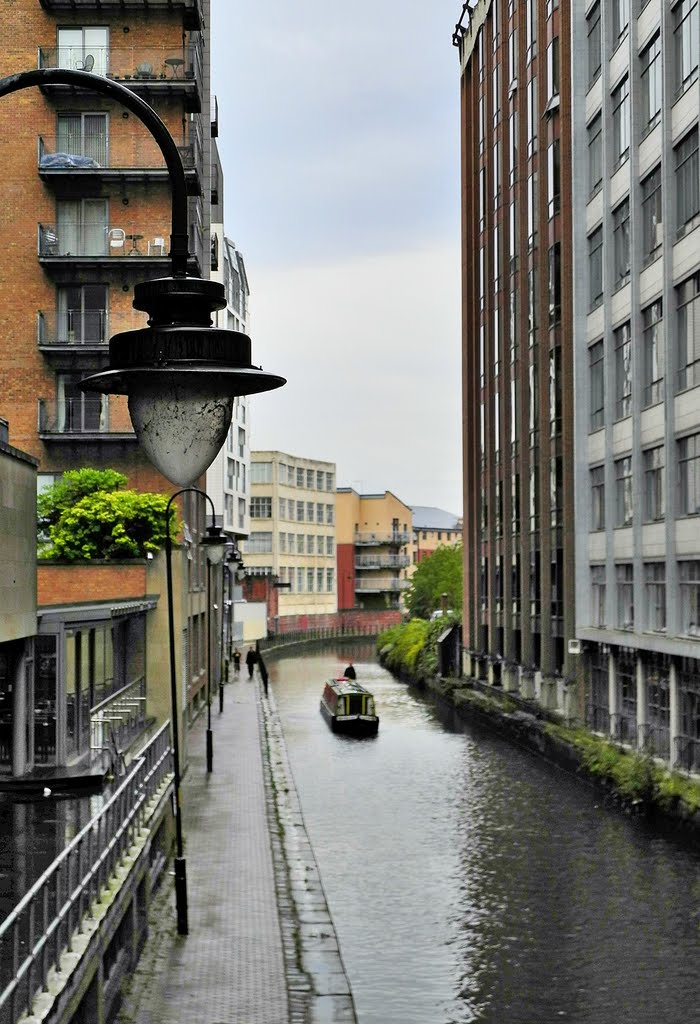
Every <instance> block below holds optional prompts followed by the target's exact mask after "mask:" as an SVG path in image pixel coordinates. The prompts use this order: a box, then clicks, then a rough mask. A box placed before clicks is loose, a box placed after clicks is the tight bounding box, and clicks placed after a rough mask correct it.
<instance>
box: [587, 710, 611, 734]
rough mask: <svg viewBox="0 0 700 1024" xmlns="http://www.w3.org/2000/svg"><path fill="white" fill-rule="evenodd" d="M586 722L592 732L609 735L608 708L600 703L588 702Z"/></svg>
mask: <svg viewBox="0 0 700 1024" xmlns="http://www.w3.org/2000/svg"><path fill="white" fill-rule="evenodd" d="M586 724H587V726H588V728H589V729H591V730H592V731H593V732H601V733H603V735H604V736H609V735H610V731H611V730H610V709H609V708H608V707H606V706H604V705H602V704H589V705H588V711H587V714H586Z"/></svg>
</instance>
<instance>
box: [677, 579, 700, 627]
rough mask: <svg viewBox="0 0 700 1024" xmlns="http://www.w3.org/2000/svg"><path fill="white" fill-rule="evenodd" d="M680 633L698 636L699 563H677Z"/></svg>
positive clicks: (699, 603)
mask: <svg viewBox="0 0 700 1024" xmlns="http://www.w3.org/2000/svg"><path fill="white" fill-rule="evenodd" d="M678 581H679V583H680V590H681V632H682V633H689V634H690V636H700V562H679V563H678Z"/></svg>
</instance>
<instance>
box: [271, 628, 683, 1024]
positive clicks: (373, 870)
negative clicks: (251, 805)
mask: <svg viewBox="0 0 700 1024" xmlns="http://www.w3.org/2000/svg"><path fill="white" fill-rule="evenodd" d="M348 656H352V657H354V660H355V666H356V669H357V676H358V681H360V682H362V683H363V684H365V685H366V686H367V687H368V688H369V689H371V690H372V691H373V692H374V694H375V696H376V699H377V704H378V710H379V714H380V718H381V721H380V726H379V735H378V736H377V737H376V738H375V739H365V740H351V739H348V738H344V737H341V736H336V735H334V734H333V733H332V732H331V731H330V729H329V728H328V725H327V724H326V722H325V720H324V719H323V718H322V716H321V714H320V713H319V697H320V694H321V689H322V684H323V681H324V679H325V678H327V677H330V676H332V675H337V674H339V673H340V672H341V671H342V669H343V668H344V666H345V665H346V664H347V659H348ZM269 671H270V679H271V683H272V686H273V687H274V693H275V699H276V702H277V706H278V709H279V712H280V717H281V721H282V726H283V729H284V735H285V740H286V743H287V748H288V753H289V760H290V763H291V767H292V772H293V774H294V779H295V782H296V786H297V790H298V793H299V799H300V802H301V806H302V809H303V815H304V819H305V823H306V828H307V832H308V834H309V838H310V840H311V843H312V846H313V849H314V852H315V855H316V859H317V862H318V866H319V870H320V873H321V878H322V881H323V886H324V889H325V893H326V897H327V900H328V904H329V907H330V910H331V915H332V917H333V921H334V924H335V927H336V931H337V934H338V939H339V942H340V945H341V951H342V955H343V960H344V963H345V966H346V970H347V973H348V976H349V978H350V984H351V986H352V990H353V994H354V997H355V1003H356V1006H357V1011H358V1018H359V1021H360V1024H467V1022H479V1024H552V1022H555V1021H560V1020H561V1021H567V1020H568V1021H571V1022H575V1024H611V1022H615V1024H678V1022H680V1021H686V1020H697V1019H699V1018H698V1014H699V1013H700V1011H699V1010H698V1007H700V967H699V965H700V927H699V925H700V854H699V853H698V851H697V850H693V849H692V848H690V847H689V846H688V844H687V843H683V842H681V841H680V840H678V839H674V838H673V837H661V836H659V835H657V834H655V833H654V832H653V831H652V830H651V829H650V828H649V827H648V826H647V825H646V824H645V823H644V822H643V821H640V820H639V819H630V818H627V817H625V816H623V815H621V814H619V813H618V812H616V811H614V810H612V809H609V808H606V807H605V806H603V805H602V804H601V802H600V797H599V795H598V794H596V793H595V792H593V791H592V790H591V789H589V788H588V787H587V786H585V785H584V784H583V783H582V782H581V781H579V780H577V779H575V778H572V777H571V776H568V775H566V774H565V773H562V772H561V771H559V770H558V769H556V768H554V767H552V766H550V765H548V764H546V763H544V762H543V761H541V760H539V759H537V758H536V757H534V756H533V755H531V754H529V753H527V752H525V751H521V750H520V749H518V748H515V747H513V746H511V745H509V744H507V743H505V742H504V741H501V740H499V739H498V738H497V737H494V736H492V735H491V734H489V733H486V732H482V731H478V730H476V729H472V728H470V727H465V726H462V725H456V724H455V723H454V722H449V721H445V720H442V719H441V717H440V715H439V714H438V712H437V711H436V709H435V707H434V705H433V704H432V702H431V701H430V700H429V699H425V698H422V697H421V696H419V695H418V694H417V693H415V692H413V691H412V690H410V689H408V688H407V687H406V686H405V685H404V684H402V683H399V682H398V681H396V680H395V679H394V678H393V677H392V676H391V675H390V674H389V673H387V672H385V671H384V670H383V669H382V668H381V667H379V666H378V665H377V664H376V663H375V662H374V659H373V651H372V648H371V647H364V648H360V647H356V648H354V650H353V649H352V648H350V647H349V646H345V647H338V648H328V649H326V650H325V651H323V652H320V653H313V654H308V655H301V656H300V655H298V654H297V653H296V652H295V655H294V656H293V657H281V658H279V659H276V660H273V659H272V658H271V659H270V664H269Z"/></svg>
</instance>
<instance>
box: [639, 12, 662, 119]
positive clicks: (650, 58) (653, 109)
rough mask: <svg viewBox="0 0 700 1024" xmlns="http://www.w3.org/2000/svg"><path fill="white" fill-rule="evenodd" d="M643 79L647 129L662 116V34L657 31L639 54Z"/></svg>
mask: <svg viewBox="0 0 700 1024" xmlns="http://www.w3.org/2000/svg"><path fill="white" fill-rule="evenodd" d="M639 63H640V66H641V81H642V118H643V120H644V124H645V126H646V127H645V129H644V130H645V131H649V130H650V129H651V128H653V127H654V125H655V124H657V123H658V120H659V118H660V116H661V82H662V75H661V70H662V68H661V35H660V34H659V33H658V32H657V34H656V35H655V36H654V38H653V39H652V41H651V42H650V43H649V45H648V46H645V47H644V49H643V50H642V52H641V53H640V55H639Z"/></svg>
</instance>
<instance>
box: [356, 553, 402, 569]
mask: <svg viewBox="0 0 700 1024" xmlns="http://www.w3.org/2000/svg"><path fill="white" fill-rule="evenodd" d="M410 564H411V559H410V558H409V556H408V555H357V556H356V557H355V568H356V569H360V570H362V569H405V568H407V566H409V565H410Z"/></svg>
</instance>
